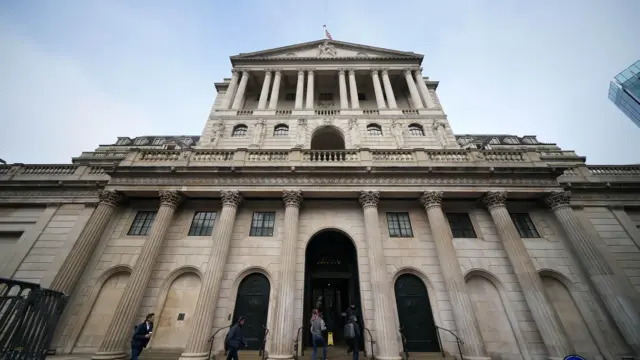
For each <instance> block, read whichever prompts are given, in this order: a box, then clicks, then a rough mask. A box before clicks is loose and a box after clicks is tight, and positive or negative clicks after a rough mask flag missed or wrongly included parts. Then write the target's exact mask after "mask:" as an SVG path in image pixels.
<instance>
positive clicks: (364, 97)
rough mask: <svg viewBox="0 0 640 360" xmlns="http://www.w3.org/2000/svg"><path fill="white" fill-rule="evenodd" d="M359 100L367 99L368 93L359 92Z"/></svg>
mask: <svg viewBox="0 0 640 360" xmlns="http://www.w3.org/2000/svg"><path fill="white" fill-rule="evenodd" d="M358 100H359V101H365V100H367V95H365V93H358Z"/></svg>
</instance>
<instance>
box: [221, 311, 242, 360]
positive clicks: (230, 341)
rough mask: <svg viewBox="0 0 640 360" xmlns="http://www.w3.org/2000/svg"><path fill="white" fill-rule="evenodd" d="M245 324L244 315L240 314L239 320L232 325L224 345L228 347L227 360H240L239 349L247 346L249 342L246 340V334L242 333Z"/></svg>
mask: <svg viewBox="0 0 640 360" xmlns="http://www.w3.org/2000/svg"><path fill="white" fill-rule="evenodd" d="M243 326H244V317H242V316H239V317H238V321H237V322H236V324H235V325H233V326H232V327H231V329H230V330H229V333H228V334H227V337H226V338H225V340H224V347H225V349H227V360H232V359H233V360H238V350H240V347H241V346H244V347H247V342H246V341H244V335H243V334H242V327H243Z"/></svg>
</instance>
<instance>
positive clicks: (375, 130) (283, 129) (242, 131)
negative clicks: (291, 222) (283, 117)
mask: <svg viewBox="0 0 640 360" xmlns="http://www.w3.org/2000/svg"><path fill="white" fill-rule="evenodd" d="M248 132H249V128H248V127H247V125H244V124H239V125H236V126H234V127H233V131H232V132H231V136H232V137H245V136H247V133H248ZM288 135H289V126H288V125H285V124H278V125H276V126H275V127H274V128H273V136H288ZM367 135H369V136H382V135H383V134H382V126H380V125H378V124H369V125H367ZM409 135H411V136H424V128H423V127H422V125H420V124H411V125H409Z"/></svg>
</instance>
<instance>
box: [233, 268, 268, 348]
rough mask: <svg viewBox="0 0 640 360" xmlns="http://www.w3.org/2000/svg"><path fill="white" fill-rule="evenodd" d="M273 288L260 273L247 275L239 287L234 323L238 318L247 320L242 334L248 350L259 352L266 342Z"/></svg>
mask: <svg viewBox="0 0 640 360" xmlns="http://www.w3.org/2000/svg"><path fill="white" fill-rule="evenodd" d="M270 291H271V286H270V284H269V280H268V279H267V277H266V276H264V275H262V274H260V273H253V274H249V275H247V276H246V277H245V278H244V279H242V281H241V282H240V286H238V295H237V296H236V306H235V308H234V311H233V323H234V324H235V323H236V322H237V321H238V317H239V316H242V317H244V318H245V321H244V326H243V328H242V333H243V335H244V340H245V341H246V342H247V349H248V350H259V349H261V348H262V343H263V342H264V328H263V326H265V327H266V326H267V315H268V313H269V292H270Z"/></svg>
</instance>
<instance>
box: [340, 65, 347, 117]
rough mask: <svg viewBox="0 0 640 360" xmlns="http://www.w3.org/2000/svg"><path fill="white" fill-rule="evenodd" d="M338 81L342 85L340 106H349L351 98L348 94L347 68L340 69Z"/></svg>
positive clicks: (343, 107)
mask: <svg viewBox="0 0 640 360" xmlns="http://www.w3.org/2000/svg"><path fill="white" fill-rule="evenodd" d="M338 82H339V86H340V108H341V109H348V108H349V99H348V96H347V80H346V79H345V69H340V70H339V71H338Z"/></svg>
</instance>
